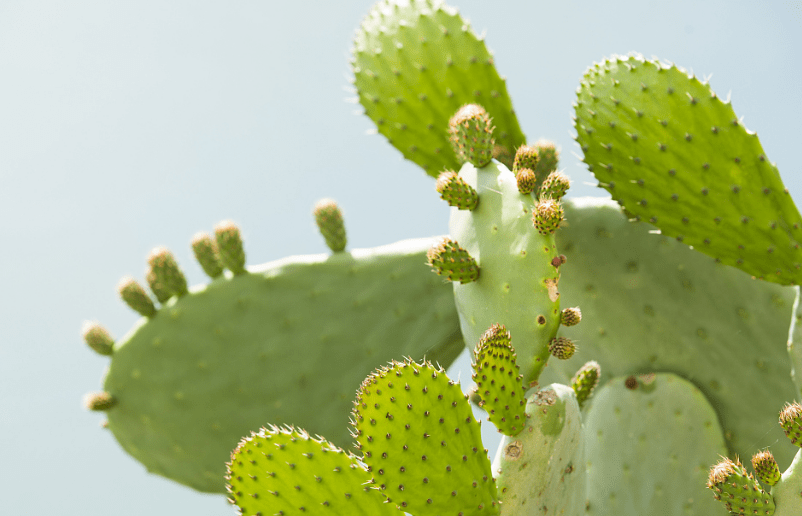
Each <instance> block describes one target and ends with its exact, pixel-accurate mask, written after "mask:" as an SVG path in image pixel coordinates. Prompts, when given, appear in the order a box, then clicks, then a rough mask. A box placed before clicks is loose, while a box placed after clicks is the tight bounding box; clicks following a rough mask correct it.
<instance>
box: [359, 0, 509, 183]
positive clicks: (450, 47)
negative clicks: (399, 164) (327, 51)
mask: <svg viewBox="0 0 802 516" xmlns="http://www.w3.org/2000/svg"><path fill="white" fill-rule="evenodd" d="M352 53H353V56H352V69H353V72H354V83H355V85H356V88H357V91H358V94H359V102H360V103H361V104H362V106H363V107H364V108H365V113H366V114H367V115H368V117H370V119H371V120H373V122H374V123H375V124H376V127H377V129H378V131H379V132H380V133H381V134H383V135H384V136H385V137H387V139H388V140H389V141H390V143H392V144H393V146H395V148H397V149H398V150H400V151H401V153H402V154H403V155H404V157H405V158H407V159H409V160H411V161H413V162H415V163H417V164H418V165H420V166H421V167H423V169H424V170H425V171H426V173H427V174H429V175H430V176H432V177H437V175H438V174H439V173H440V172H441V171H443V170H453V169H457V168H459V166H460V165H461V163H460V162H459V161H458V160H457V158H456V155H455V154H454V152H453V151H452V150H451V144H450V143H449V141H448V133H447V132H446V128H447V126H448V120H449V118H451V115H453V114H454V112H456V111H457V109H459V107H460V106H462V105H464V104H470V103H475V102H476V103H480V104H482V105H483V106H484V108H485V109H486V110H487V112H488V113H489V114H490V116H491V118H492V119H493V123H494V124H495V126H496V131H495V139H496V143H497V144H498V146H499V148H498V149H497V150H496V153H495V154H497V155H499V156H500V157H501V156H504V155H506V156H512V154H513V152H514V149H516V148H517V147H518V146H519V145H521V144H522V143H524V141H525V137H524V135H523V133H522V132H521V128H520V126H519V125H518V119H517V118H516V117H515V113H514V111H513V109H512V103H511V101H510V97H509V95H508V93H507V86H506V83H505V81H504V80H503V79H502V78H501V77H499V75H498V72H497V71H496V68H495V66H494V64H493V57H492V56H491V55H490V53H489V52H488V50H487V48H486V47H485V43H484V41H483V40H481V39H479V38H478V37H477V36H476V35H475V34H474V33H473V31H472V30H471V28H470V26H469V25H468V23H467V22H465V21H464V20H463V19H462V18H461V17H460V16H459V14H457V11H456V9H453V8H451V7H449V6H447V5H445V4H444V3H443V2H442V1H440V0H434V1H430V0H381V1H380V2H379V3H377V4H376V5H375V6H374V7H373V9H372V10H371V11H370V13H369V14H368V15H367V17H366V18H365V19H364V20H363V22H362V25H361V27H360V28H359V30H358V31H357V34H356V38H355V40H354V48H353V51H352Z"/></svg>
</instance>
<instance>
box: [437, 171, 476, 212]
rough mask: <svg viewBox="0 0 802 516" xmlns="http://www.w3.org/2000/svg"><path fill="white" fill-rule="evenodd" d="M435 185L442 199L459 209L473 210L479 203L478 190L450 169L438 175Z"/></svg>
mask: <svg viewBox="0 0 802 516" xmlns="http://www.w3.org/2000/svg"><path fill="white" fill-rule="evenodd" d="M434 187H435V189H436V190H437V193H439V194H440V198H441V199H443V200H444V201H446V202H447V203H448V205H449V206H453V207H455V208H457V209H458V210H473V209H474V208H476V205H477V204H478V203H479V195H478V194H477V193H476V190H474V189H473V187H472V186H471V185H469V184H468V183H466V182H465V180H464V179H462V178H461V177H459V176H458V175H457V174H456V173H455V172H452V171H450V170H447V171H445V172H443V173H442V174H440V175H439V176H438V177H437V183H435V185H434Z"/></svg>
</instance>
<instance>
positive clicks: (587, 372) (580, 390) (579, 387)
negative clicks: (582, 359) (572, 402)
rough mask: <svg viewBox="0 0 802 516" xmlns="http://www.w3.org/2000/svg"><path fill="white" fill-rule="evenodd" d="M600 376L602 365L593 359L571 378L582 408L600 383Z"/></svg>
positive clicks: (577, 399)
mask: <svg viewBox="0 0 802 516" xmlns="http://www.w3.org/2000/svg"><path fill="white" fill-rule="evenodd" d="M600 377H601V366H600V365H599V363H598V362H596V361H595V360H591V361H590V362H588V363H587V364H585V365H583V366H582V367H581V368H579V371H577V372H576V374H574V377H573V378H571V388H573V389H574V392H575V393H576V401H577V403H579V407H580V408H581V407H582V405H584V404H585V402H586V401H587V400H588V398H590V396H591V395H592V394H593V390H594V389H595V388H596V386H597V385H598V384H599V378H600Z"/></svg>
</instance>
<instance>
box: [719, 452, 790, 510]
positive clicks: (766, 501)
mask: <svg viewBox="0 0 802 516" xmlns="http://www.w3.org/2000/svg"><path fill="white" fill-rule="evenodd" d="M707 487H708V488H709V489H712V490H713V492H715V493H716V494H715V497H716V500H721V501H722V502H723V503H724V506H725V507H726V508H727V510H728V511H730V513H732V514H764V515H766V516H771V515H772V514H774V509H775V506H774V499H773V498H772V497H771V495H770V494H768V493H766V492H765V491H763V489H761V488H760V485H759V484H758V483H757V480H755V478H754V477H753V476H752V475H751V474H750V473H748V472H747V471H746V468H744V466H743V464H741V463H740V461H738V460H737V459H736V460H735V462H733V461H732V460H730V459H726V458H725V459H724V460H722V461H721V462H719V463H718V464H716V465H715V466H713V467H712V468H711V469H710V477H709V479H708V481H707Z"/></svg>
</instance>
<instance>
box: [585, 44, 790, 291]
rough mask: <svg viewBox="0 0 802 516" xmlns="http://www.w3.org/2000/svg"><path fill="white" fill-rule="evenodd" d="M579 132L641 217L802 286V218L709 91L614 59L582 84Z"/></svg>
mask: <svg viewBox="0 0 802 516" xmlns="http://www.w3.org/2000/svg"><path fill="white" fill-rule="evenodd" d="M576 130H577V142H579V144H580V146H581V147H582V151H583V152H584V154H585V157H584V161H585V162H586V163H587V164H588V167H589V168H590V169H591V171H592V172H593V173H594V174H595V175H596V177H597V178H598V179H599V181H600V183H601V186H603V187H605V188H606V189H607V190H609V191H610V193H611V194H612V195H613V199H615V200H617V201H618V202H619V203H620V204H621V205H623V206H624V207H625V208H626V209H627V210H628V211H629V212H631V213H632V214H633V215H634V216H635V217H637V218H639V219H640V220H644V221H649V222H651V223H653V224H655V225H656V226H657V227H658V228H660V231H661V232H662V233H663V234H665V235H668V236H672V237H676V238H678V239H680V240H682V241H684V242H685V243H686V244H688V245H691V246H693V247H694V249H696V250H697V251H701V252H703V253H705V254H708V255H710V256H713V257H714V258H716V259H718V260H720V261H722V262H723V263H725V264H727V265H732V266H735V267H738V268H740V269H742V270H744V271H746V272H747V273H749V274H751V275H754V276H756V277H758V278H761V279H765V280H766V281H771V282H774V283H780V284H784V285H789V284H797V283H799V282H800V279H802V270H800V268H801V267H802V249H800V245H799V242H800V241H802V216H800V214H799V211H798V210H797V208H796V206H795V205H794V201H793V200H792V199H791V196H790V195H788V191H787V190H786V189H785V187H784V186H783V183H782V181H781V180H780V176H779V172H778V171H777V167H775V166H774V165H773V164H772V163H770V162H769V161H768V159H767V158H766V155H765V152H764V151H763V147H762V146H761V145H760V141H759V140H758V138H757V135H755V134H754V133H751V132H749V131H747V129H746V128H744V126H743V125H742V124H741V123H740V121H739V120H738V117H737V116H736V115H735V113H734V112H733V110H732V106H731V105H730V103H729V101H722V100H721V99H720V98H719V97H718V96H716V94H715V93H713V91H712V90H711V89H710V87H709V85H708V84H707V83H703V82H700V81H699V80H698V79H697V78H696V77H692V76H688V74H687V72H686V71H684V70H682V69H679V68H677V67H676V66H673V65H672V66H667V65H664V64H661V63H660V62H659V61H646V60H644V59H643V58H642V57H641V56H631V57H629V58H621V57H614V58H611V59H607V60H605V61H604V62H603V63H600V64H596V65H594V66H592V67H591V68H590V69H589V70H588V71H587V72H586V74H585V77H584V79H583V80H582V84H581V87H580V88H579V90H578V93H577V101H576Z"/></svg>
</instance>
